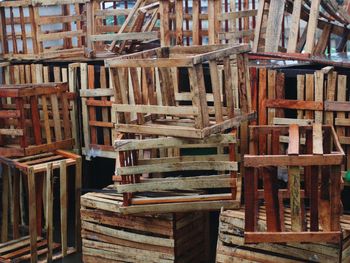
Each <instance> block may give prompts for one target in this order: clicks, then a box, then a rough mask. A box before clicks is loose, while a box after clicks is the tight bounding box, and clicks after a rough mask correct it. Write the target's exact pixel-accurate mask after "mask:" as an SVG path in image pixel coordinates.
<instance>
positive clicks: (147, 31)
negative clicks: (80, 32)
mask: <svg viewBox="0 0 350 263" xmlns="http://www.w3.org/2000/svg"><path fill="white" fill-rule="evenodd" d="M158 8H159V3H158V2H157V1H155V0H138V1H136V2H135V4H134V5H133V7H132V8H130V6H129V1H104V0H92V1H91V2H90V3H88V4H87V21H86V23H87V47H88V49H89V50H90V51H91V52H93V54H90V55H91V56H95V57H103V56H110V55H111V54H123V53H133V52H135V51H137V50H140V49H142V48H144V47H143V44H146V43H147V42H150V41H152V40H157V39H158V38H159V37H158V35H159V33H158V32H159V28H157V24H156V23H157V21H158ZM108 51H109V52H108ZM111 52H113V53H111Z"/></svg>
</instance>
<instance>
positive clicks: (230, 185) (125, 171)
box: [113, 131, 241, 214]
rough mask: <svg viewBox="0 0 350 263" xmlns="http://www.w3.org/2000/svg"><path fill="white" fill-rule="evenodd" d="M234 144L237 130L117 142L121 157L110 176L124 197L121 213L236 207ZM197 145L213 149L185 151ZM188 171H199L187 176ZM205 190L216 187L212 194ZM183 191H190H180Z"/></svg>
mask: <svg viewBox="0 0 350 263" xmlns="http://www.w3.org/2000/svg"><path fill="white" fill-rule="evenodd" d="M236 143H237V140H236V131H233V132H232V133H230V134H217V135H212V136H211V137H209V138H207V139H204V140H198V139H180V138H171V137H166V138H155V139H141V140H137V139H120V140H116V142H115V147H116V150H117V152H118V154H119V157H118V158H117V160H116V171H115V176H114V177H113V180H115V181H116V182H117V185H116V188H117V191H118V193H123V198H124V202H123V207H120V208H119V211H120V212H121V213H126V214H129V213H130V214H132V213H142V212H148V213H151V212H161V213H166V212H188V211H196V210H218V209H220V208H221V207H225V208H231V209H235V208H238V207H239V205H240V195H241V190H240V188H241V180H240V176H239V175H238V162H237V159H238V158H237V155H238V153H237V148H236V147H237V146H236ZM196 149H203V150H205V149H207V150H211V151H215V152H216V153H214V154H207V155H202V154H195V153H194V154H193V153H190V155H186V154H185V153H183V151H186V150H187V151H196ZM157 150H159V153H157ZM152 152H153V154H152ZM186 171H187V172H189V171H197V172H198V173H197V172H196V173H195V174H194V175H193V174H191V175H190V174H187V175H186ZM168 172H172V173H171V174H172V175H171V176H170V177H167V176H169V174H167V173H168ZM183 173H185V174H183ZM192 173H193V172H192ZM196 174H197V176H196ZM173 176H175V177H173ZM183 176H185V177H183ZM188 176H189V177H188ZM157 177H162V178H161V179H159V178H157ZM163 177H164V178H163ZM152 178H154V179H152ZM223 188H225V189H226V190H223ZM208 189H216V190H217V191H216V192H215V193H211V192H210V191H208ZM219 189H221V190H219ZM227 189H230V191H227ZM183 190H186V191H190V192H188V193H187V194H182V193H181V191H183ZM172 191H174V192H172ZM193 191H194V192H193ZM196 191H197V192H196ZM198 191H199V192H198ZM140 192H154V195H155V197H154V198H152V195H151V196H150V197H149V198H142V197H139V196H138V194H137V193H140ZM163 192H164V193H163ZM202 192H204V193H202ZM223 192H224V193H223ZM156 193H158V197H157V194H156Z"/></svg>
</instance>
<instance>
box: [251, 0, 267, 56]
mask: <svg viewBox="0 0 350 263" xmlns="http://www.w3.org/2000/svg"><path fill="white" fill-rule="evenodd" d="M265 2H266V0H259V8H258V14H257V16H256V25H255V32H254V42H253V48H252V51H253V52H258V47H259V40H260V35H261V29H262V25H263V19H264V7H265Z"/></svg>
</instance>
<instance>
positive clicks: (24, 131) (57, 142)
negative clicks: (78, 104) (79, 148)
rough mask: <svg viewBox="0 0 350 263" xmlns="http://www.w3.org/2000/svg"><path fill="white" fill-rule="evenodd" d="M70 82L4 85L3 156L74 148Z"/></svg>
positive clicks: (0, 93)
mask: <svg viewBox="0 0 350 263" xmlns="http://www.w3.org/2000/svg"><path fill="white" fill-rule="evenodd" d="M67 90H68V87H67V83H52V84H19V85H0V98H1V100H2V104H1V107H0V109H1V111H0V112H1V147H0V153H1V155H2V156H25V155H33V154H38V153H43V152H49V151H53V150H55V149H71V148H73V144H74V139H73V138H72V131H71V122H70V119H69V118H70V113H69V103H68V96H70V95H74V94H72V93H68V92H67Z"/></svg>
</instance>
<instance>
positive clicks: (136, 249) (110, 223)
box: [81, 190, 209, 262]
mask: <svg viewBox="0 0 350 263" xmlns="http://www.w3.org/2000/svg"><path fill="white" fill-rule="evenodd" d="M122 202H123V198H122V196H121V195H119V194H115V193H114V192H113V193H111V192H108V190H106V191H102V192H100V193H99V192H95V193H94V192H92V193H88V194H85V195H83V196H82V197H81V204H82V208H81V216H82V238H83V260H84V262H96V261H97V260H100V261H102V262H120V261H128V262H207V259H208V255H207V253H208V252H209V251H208V241H209V240H208V236H207V235H208V221H207V220H208V214H206V213H199V212H197V213H168V214H154V215H147V214H142V215H138V216H125V215H122V214H120V212H119V208H120V206H121V205H122Z"/></svg>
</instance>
